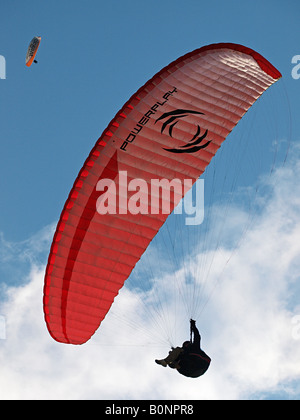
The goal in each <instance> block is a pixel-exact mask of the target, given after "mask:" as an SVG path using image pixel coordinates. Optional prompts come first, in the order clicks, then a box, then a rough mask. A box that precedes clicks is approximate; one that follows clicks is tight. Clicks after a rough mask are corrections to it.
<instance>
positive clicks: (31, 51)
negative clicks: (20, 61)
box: [25, 36, 41, 67]
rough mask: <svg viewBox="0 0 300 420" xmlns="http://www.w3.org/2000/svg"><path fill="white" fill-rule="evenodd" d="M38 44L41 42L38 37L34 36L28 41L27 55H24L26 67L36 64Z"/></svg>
mask: <svg viewBox="0 0 300 420" xmlns="http://www.w3.org/2000/svg"><path fill="white" fill-rule="evenodd" d="M40 42H41V37H40V36H35V37H34V38H32V40H31V41H30V44H29V47H28V50H27V54H26V60H25V64H26V66H27V67H30V66H31V64H32V63H37V61H36V60H35V56H36V53H37V50H38V48H39V45H40Z"/></svg>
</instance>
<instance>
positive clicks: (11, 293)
mask: <svg viewBox="0 0 300 420" xmlns="http://www.w3.org/2000/svg"><path fill="white" fill-rule="evenodd" d="M299 175H300V164H299V163H297V162H296V163H293V164H291V165H290V167H286V168H285V169H282V170H281V171H280V172H279V173H278V176H277V177H276V178H275V179H276V182H274V184H273V195H272V197H271V198H270V199H269V200H268V202H266V203H265V206H264V210H263V212H262V213H261V214H259V215H258V216H257V219H256V220H255V221H254V223H253V224H252V225H251V227H250V228H249V229H248V230H247V232H246V234H245V236H244V238H243V241H242V243H241V244H240V246H239V249H238V250H237V251H236V252H235V253H234V255H232V251H231V250H228V249H225V248H224V249H222V252H220V254H217V255H216V256H215V263H214V264H215V266H217V265H218V261H220V260H221V259H222V261H223V262H222V264H224V261H226V260H227V259H228V258H229V259H230V261H229V263H228V264H226V267H225V269H224V271H223V273H222V279H221V282H220V284H219V285H218V287H217V288H216V289H215V291H214V293H213V295H212V297H211V299H210V301H209V304H208V305H207V306H206V308H205V311H204V312H203V314H202V316H201V318H200V319H199V320H198V325H199V327H200V329H201V331H202V344H203V348H204V350H205V351H207V353H208V354H209V355H210V356H211V357H212V363H211V367H210V368H209V370H208V371H207V373H206V374H205V375H204V376H203V377H201V378H199V379H196V380H194V379H189V378H185V377H183V376H181V375H179V374H178V373H177V372H175V371H173V370H171V369H169V368H162V367H160V366H157V365H156V364H155V363H154V359H155V358H161V357H163V356H165V355H166V354H165V353H166V352H167V351H168V348H167V347H156V348H155V347H151V346H141V343H140V342H139V343H138V344H139V345H138V346H136V345H135V344H136V343H137V341H138V340H139V339H140V338H139V337H144V336H143V335H140V330H139V329H134V328H131V327H129V326H128V325H127V324H126V323H125V322H122V323H120V322H119V320H118V318H116V319H115V318H114V316H113V315H114V314H118V313H120V312H119V309H118V308H119V307H122V306H123V307H125V306H126V307H127V318H128V320H129V321H128V323H129V322H131V321H133V322H135V323H136V324H135V325H141V324H143V325H144V329H145V330H147V331H148V332H149V334H150V336H153V337H154V336H155V333H156V330H157V326H156V324H155V323H154V322H153V321H152V318H147V315H146V314H144V313H143V307H142V306H141V301H140V300H139V299H136V296H135V295H134V292H133V291H129V290H126V289H123V291H122V292H121V293H120V295H119V297H118V299H117V300H116V302H115V304H114V306H113V311H112V314H111V315H110V316H108V317H107V319H106V320H105V321H104V323H103V325H102V326H101V328H100V330H99V332H98V333H96V335H95V337H94V338H93V339H92V340H91V341H90V342H89V343H87V344H86V345H82V346H69V345H63V344H59V343H56V342H54V341H53V340H52V338H51V337H50V336H49V334H48V332H47V330H46V327H45V324H44V319H43V313H42V288H43V274H44V272H43V271H44V270H43V269H42V268H40V267H38V266H37V265H34V264H32V266H31V271H30V273H29V275H28V278H27V281H26V282H24V283H23V284H22V285H21V286H19V287H9V288H7V289H6V299H5V300H4V301H3V303H2V305H1V307H0V313H1V315H2V316H4V317H5V319H6V339H5V340H0V366H1V375H0V395H1V398H3V399H17V398H21V399H22V398H23V399H31V398H33V399H42V398H43V399H54V398H62V399H81V398H82V399H83V398H90V399H94V398H95V399H242V398H251V397H252V396H255V397H257V398H259V397H260V396H263V397H264V398H265V397H267V396H268V393H276V392H277V393H278V392H283V391H284V392H285V394H286V393H288V395H289V396H290V397H291V398H296V397H299V393H298V394H297V392H298V391H299V382H300V346H299V343H300V339H299V338H298V335H297V334H293V329H295V328H296V327H297V325H295V320H296V321H297V316H298V315H299V314H300V305H299V303H298V301H297V299H296V298H297V297H298V296H299V285H298V283H299V272H300V270H299V269H300V259H299V255H300V241H299V236H300V198H299V197H300V185H299V184H298V185H297V182H295V181H297V180H298V179H299ZM239 213H240V215H241V218H242V219H243V214H242V212H241V211H240V210H237V211H235V212H234V214H235V222H234V223H229V224H228V229H229V231H228V235H230V233H231V232H230V229H234V227H235V225H236V221H237V217H236V216H237V214H239ZM46 236H47V235H46ZM33 242H34V243H35V247H36V246H37V242H38V240H37V239H36V240H35V241H33ZM36 249H38V248H36ZM230 257H231V258H230ZM183 274H184V270H183V269H181V270H180V271H179V272H178V273H177V278H180V279H181V281H183V279H182V277H183ZM217 275H218V274H217V273H215V272H214V271H212V272H211V276H212V277H214V276H217ZM172 276H173V274H172V273H169V274H167V275H165V277H164V278H161V279H160V282H157V283H156V284H155V287H156V288H159V287H160V285H161V284H164V283H165V284H168V282H169V281H170V278H171V277H172ZM171 292H172V290H170V293H169V295H170V296H171V297H172V296H173V294H172V293H171ZM146 298H147V299H148V300H151V299H152V295H151V292H149V293H148V294H147V295H143V300H145V299H146ZM170 300H171V301H172V299H170ZM171 303H172V302H167V303H165V304H166V307H167V310H168V312H169V311H171ZM179 311H181V309H180V310H179ZM295 317H296V318H295ZM137 318H138V319H137ZM187 328H188V326H186V325H185V324H184V322H183V323H182V324H181V325H179V329H180V331H179V332H178V334H177V337H178V340H179V343H178V342H177V343H176V344H180V343H181V340H182V339H186V338H188V337H187V336H186V335H187V334H188V331H187ZM294 331H295V330H294ZM128 337H130V339H128Z"/></svg>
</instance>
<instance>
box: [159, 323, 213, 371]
mask: <svg viewBox="0 0 300 420" xmlns="http://www.w3.org/2000/svg"><path fill="white" fill-rule="evenodd" d="M190 324H191V339H190V341H185V342H184V343H183V344H182V347H176V348H172V350H171V351H170V352H169V355H168V356H167V357H166V358H165V359H162V360H155V362H156V363H157V364H158V365H161V366H164V367H167V366H169V367H170V368H172V369H176V370H177V371H178V372H179V373H180V374H181V375H184V376H188V377H189V378H198V377H199V376H202V375H203V374H204V373H205V372H206V371H207V369H208V368H209V365H210V362H211V358H210V357H209V356H208V355H207V354H206V353H205V352H204V351H203V350H202V349H201V344H200V343H201V336H200V333H199V330H198V328H197V327H196V321H195V320H193V319H191V320H190ZM192 336H193V338H192Z"/></svg>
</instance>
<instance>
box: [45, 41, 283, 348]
mask: <svg viewBox="0 0 300 420" xmlns="http://www.w3.org/2000/svg"><path fill="white" fill-rule="evenodd" d="M280 77H281V74H280V73H279V72H278V70H276V68H275V67H273V66H272V65H271V64H270V63H269V62H268V61H267V60H266V59H265V58H264V57H262V56H261V55H260V54H258V53H257V52H255V51H253V50H251V49H249V48H246V47H244V46H241V45H236V44H214V45H209V46H205V47H203V48H200V49H197V50H195V51H193V52H191V53H189V54H186V55H184V56H183V57H181V58H179V59H178V60H176V61H174V62H173V63H171V64H170V65H168V66H167V67H165V68H164V69H163V70H161V71H160V72H159V73H158V74H156V75H155V76H154V77H153V78H152V79H151V80H149V81H148V82H147V83H146V84H145V85H144V86H142V87H141V88H140V89H139V90H138V91H137V93H135V94H134V95H133V96H132V97H131V98H130V99H129V101H128V102H127V103H126V104H125V105H124V106H123V108H122V109H121V110H120V111H119V112H118V113H117V115H116V116H115V117H114V119H113V120H112V121H111V122H110V124H109V125H108V127H107V128H106V129H105V130H104V132H103V133H102V135H101V136H100V137H99V139H98V140H97V142H96V144H95V146H94V148H93V149H92V151H91V153H90V155H89V156H88V158H87V160H86V161H85V163H84V165H83V168H82V169H81V171H80V172H79V175H78V177H77V179H76V180H75V183H74V185H73V188H72V190H71V192H70V194H69V197H68V199H67V201H66V204H65V206H64V209H63V211H62V214H61V216H60V219H59V222H58V225H57V228H56V232H55V235H54V239H53V243H52V246H51V251H50V255H49V260H48V265H47V268H46V275H45V286H44V313H45V320H46V323H47V327H48V330H49V332H50V334H51V336H52V337H53V338H54V339H55V340H57V341H60V342H64V343H73V344H82V343H84V342H86V341H87V340H88V339H89V338H90V337H91V336H92V335H93V334H94V332H95V331H96V330H97V328H98V327H99V325H100V323H101V322H102V320H103V319H104V317H105V315H106V314H107V312H108V310H109V309H110V307H111V305H112V303H113V301H114V298H115V297H116V296H117V294H118V292H119V290H120V288H121V287H122V286H123V284H124V282H125V280H126V279H127V278H128V276H129V275H130V273H131V271H132V270H133V268H134V266H135V264H136V263H137V261H138V260H139V259H140V257H141V255H142V254H143V252H144V251H145V249H146V248H147V246H148V245H149V243H150V242H151V240H152V239H153V237H154V236H155V234H156V233H157V231H158V230H159V229H160V227H161V226H162V224H163V223H164V221H165V220H166V218H167V216H168V214H169V213H170V212H172V211H173V209H174V207H175V206H176V204H177V203H178V202H179V200H180V199H181V197H182V195H183V193H184V191H181V192H180V193H175V194H173V195H170V198H169V200H168V201H169V203H168V204H169V209H168V211H167V212H166V211H163V210H164V209H165V207H164V204H165V203H163V202H162V200H156V201H155V200H154V201H155V203H153V202H151V200H153V194H151V181H152V180H153V179H157V180H168V181H170V182H171V181H172V180H174V179H176V180H177V183H178V184H179V185H183V181H184V180H185V179H187V178H189V179H192V182H195V181H196V180H197V179H198V178H199V176H200V175H201V174H202V173H203V172H204V170H205V168H206V167H207V165H208V164H209V163H210V161H211V159H212V158H213V156H214V155H215V153H216V152H217V150H218V149H219V147H220V146H221V144H222V142H223V141H224V140H225V139H226V137H227V135H228V134H229V133H230V132H231V130H232V129H233V128H234V126H235V125H236V124H237V123H238V121H239V120H240V119H241V118H242V116H243V115H244V114H245V112H246V111H247V110H248V109H249V108H250V106H251V105H252V104H253V103H254V102H255V100H256V99H257V98H258V97H259V96H260V95H261V94H262V93H263V92H264V91H265V90H266V89H267V88H268V87H269V86H270V85H272V84H273V83H274V82H275V81H276V80H277V79H279V78H280ZM137 178H138V179H142V180H143V181H144V183H145V184H143V185H146V186H148V190H147V191H148V193H147V194H146V195H145V194H144V195H143V196H141V194H140V195H138V197H137V196H135V198H133V197H132V196H131V197H130V195H129V193H128V191H127V190H126V187H124V184H126V182H127V184H128V183H130V181H132V180H136V179H137ZM102 182H103V183H102ZM103 185H104V186H106V187H105V188H104V187H103ZM136 191H137V189H136V190H135V192H136ZM156 198H157V197H156ZM132 204H135V206H133V207H134V209H135V211H132V209H131V211H130V205H132ZM138 204H139V206H140V207H139V208H138ZM109 206H110V207H109ZM131 207H132V206H131ZM103 209H104V211H103ZM105 209H106V210H107V213H106V214H102V213H105ZM166 213H167V214H166Z"/></svg>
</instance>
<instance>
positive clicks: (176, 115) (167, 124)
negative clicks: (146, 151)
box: [155, 109, 211, 153]
mask: <svg viewBox="0 0 300 420" xmlns="http://www.w3.org/2000/svg"><path fill="white" fill-rule="evenodd" d="M191 114H200V115H204V114H203V112H198V111H191V110H188V109H177V110H176V111H171V112H165V113H164V114H163V115H162V116H161V117H159V118H158V119H157V120H156V121H155V124H156V123H157V122H158V121H164V122H163V124H162V126H161V130H160V132H161V133H163V132H164V131H165V130H166V129H168V133H169V136H170V137H173V128H174V127H175V125H176V124H177V123H178V121H180V119H181V118H184V117H187V116H188V115H191ZM200 134H201V128H200V126H199V125H197V129H196V133H195V135H194V136H193V138H192V139H191V140H189V141H188V143H186V144H185V145H183V146H180V147H179V148H175V149H166V148H164V147H163V149H164V150H166V151H167V152H172V153H195V152H198V151H199V150H201V149H205V147H207V146H208V145H209V143H210V142H211V140H208V141H206V142H205V143H202V142H203V140H204V139H205V138H206V136H207V130H205V132H204V133H203V134H202V135H200Z"/></svg>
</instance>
